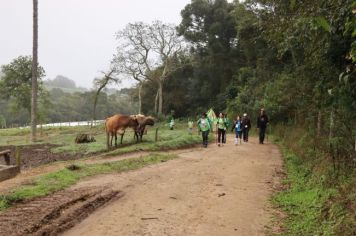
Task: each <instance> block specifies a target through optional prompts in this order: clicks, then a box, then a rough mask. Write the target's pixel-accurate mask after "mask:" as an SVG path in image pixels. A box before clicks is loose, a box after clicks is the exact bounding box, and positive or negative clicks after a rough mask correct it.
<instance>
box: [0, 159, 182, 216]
mask: <svg viewBox="0 0 356 236" xmlns="http://www.w3.org/2000/svg"><path fill="white" fill-rule="evenodd" d="M176 157H177V156H176V155H172V154H167V155H166V154H165V155H163V154H156V153H155V154H149V155H147V156H143V157H139V158H133V159H125V160H121V161H115V162H109V163H102V164H78V165H77V164H72V165H70V166H67V168H64V169H62V170H59V171H56V172H52V173H49V174H45V175H43V176H41V177H39V178H37V179H34V180H33V181H32V182H31V183H29V184H27V185H23V186H20V187H18V188H17V189H15V190H13V191H12V192H11V193H8V194H6V195H0V211H1V210H4V209H6V208H8V207H10V206H12V205H13V204H14V203H18V202H21V201H24V200H29V199H32V198H35V197H41V196H46V195H48V194H51V193H54V192H56V191H59V190H62V189H64V188H67V187H69V186H72V185H74V184H76V183H77V182H78V181H80V180H82V179H83V178H85V177H90V176H95V175H99V174H110V173H121V172H124V171H129V170H136V169H139V168H142V167H145V166H148V165H152V164H157V163H161V162H165V161H168V160H171V159H174V158H176Z"/></svg>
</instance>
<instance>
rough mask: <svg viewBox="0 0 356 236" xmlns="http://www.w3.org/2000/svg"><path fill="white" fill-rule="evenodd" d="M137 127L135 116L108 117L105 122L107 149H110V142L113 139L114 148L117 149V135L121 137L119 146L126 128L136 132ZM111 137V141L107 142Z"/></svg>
mask: <svg viewBox="0 0 356 236" xmlns="http://www.w3.org/2000/svg"><path fill="white" fill-rule="evenodd" d="M137 126H138V122H137V119H136V117H135V116H127V115H120V114H118V115H114V116H112V117H109V118H107V119H106V121H105V128H106V141H107V148H108V149H109V148H110V147H112V140H113V138H114V137H115V147H117V133H119V134H120V135H121V141H120V144H122V139H123V136H124V134H125V130H126V129H127V128H133V129H134V130H136V128H137ZM110 136H111V140H110V142H109V138H110Z"/></svg>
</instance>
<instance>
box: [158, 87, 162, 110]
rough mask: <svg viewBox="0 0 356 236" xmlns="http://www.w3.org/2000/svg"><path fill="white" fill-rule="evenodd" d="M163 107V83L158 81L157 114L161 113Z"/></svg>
mask: <svg viewBox="0 0 356 236" xmlns="http://www.w3.org/2000/svg"><path fill="white" fill-rule="evenodd" d="M162 107H163V83H162V82H161V81H160V82H158V114H159V115H162Z"/></svg>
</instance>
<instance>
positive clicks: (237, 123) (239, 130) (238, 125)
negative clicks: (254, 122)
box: [232, 115, 242, 145]
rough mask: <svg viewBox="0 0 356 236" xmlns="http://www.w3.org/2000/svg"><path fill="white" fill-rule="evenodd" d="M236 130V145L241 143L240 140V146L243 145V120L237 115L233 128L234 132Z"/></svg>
mask: <svg viewBox="0 0 356 236" xmlns="http://www.w3.org/2000/svg"><path fill="white" fill-rule="evenodd" d="M233 130H235V135H236V137H235V145H237V144H238V143H239V139H240V144H241V139H242V124H241V118H240V116H239V115H237V117H236V120H235V121H234V125H233V126H232V131H233Z"/></svg>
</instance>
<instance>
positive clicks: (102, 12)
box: [0, 0, 190, 88]
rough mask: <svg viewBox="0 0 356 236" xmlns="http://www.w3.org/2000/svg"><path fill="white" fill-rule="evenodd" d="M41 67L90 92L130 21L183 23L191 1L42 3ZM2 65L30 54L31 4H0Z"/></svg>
mask: <svg viewBox="0 0 356 236" xmlns="http://www.w3.org/2000/svg"><path fill="white" fill-rule="evenodd" d="M38 1H39V63H40V65H42V66H43V67H44V69H45V70H46V78H54V77H55V76H56V75H58V74H61V75H64V76H66V77H69V78H70V79H73V80H74V81H75V82H76V84H77V85H78V86H83V87H87V88H90V87H92V80H93V78H94V77H96V76H98V75H100V73H99V71H101V70H105V69H107V68H108V67H109V63H110V60H111V58H112V55H113V54H114V53H115V47H116V46H115V45H116V42H115V41H116V40H115V37H114V34H115V32H116V31H118V30H119V29H122V28H123V27H124V26H125V25H126V24H127V23H129V22H135V21H144V22H147V23H150V22H152V21H153V20H161V21H164V22H169V23H175V24H179V23H180V20H181V18H180V11H181V10H182V9H183V8H184V6H185V5H186V4H188V3H189V2H190V0H38ZM0 32H1V35H0V65H3V64H7V63H9V62H10V61H11V60H13V59H14V58H16V57H18V56H20V55H31V54H32V1H31V0H0Z"/></svg>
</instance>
